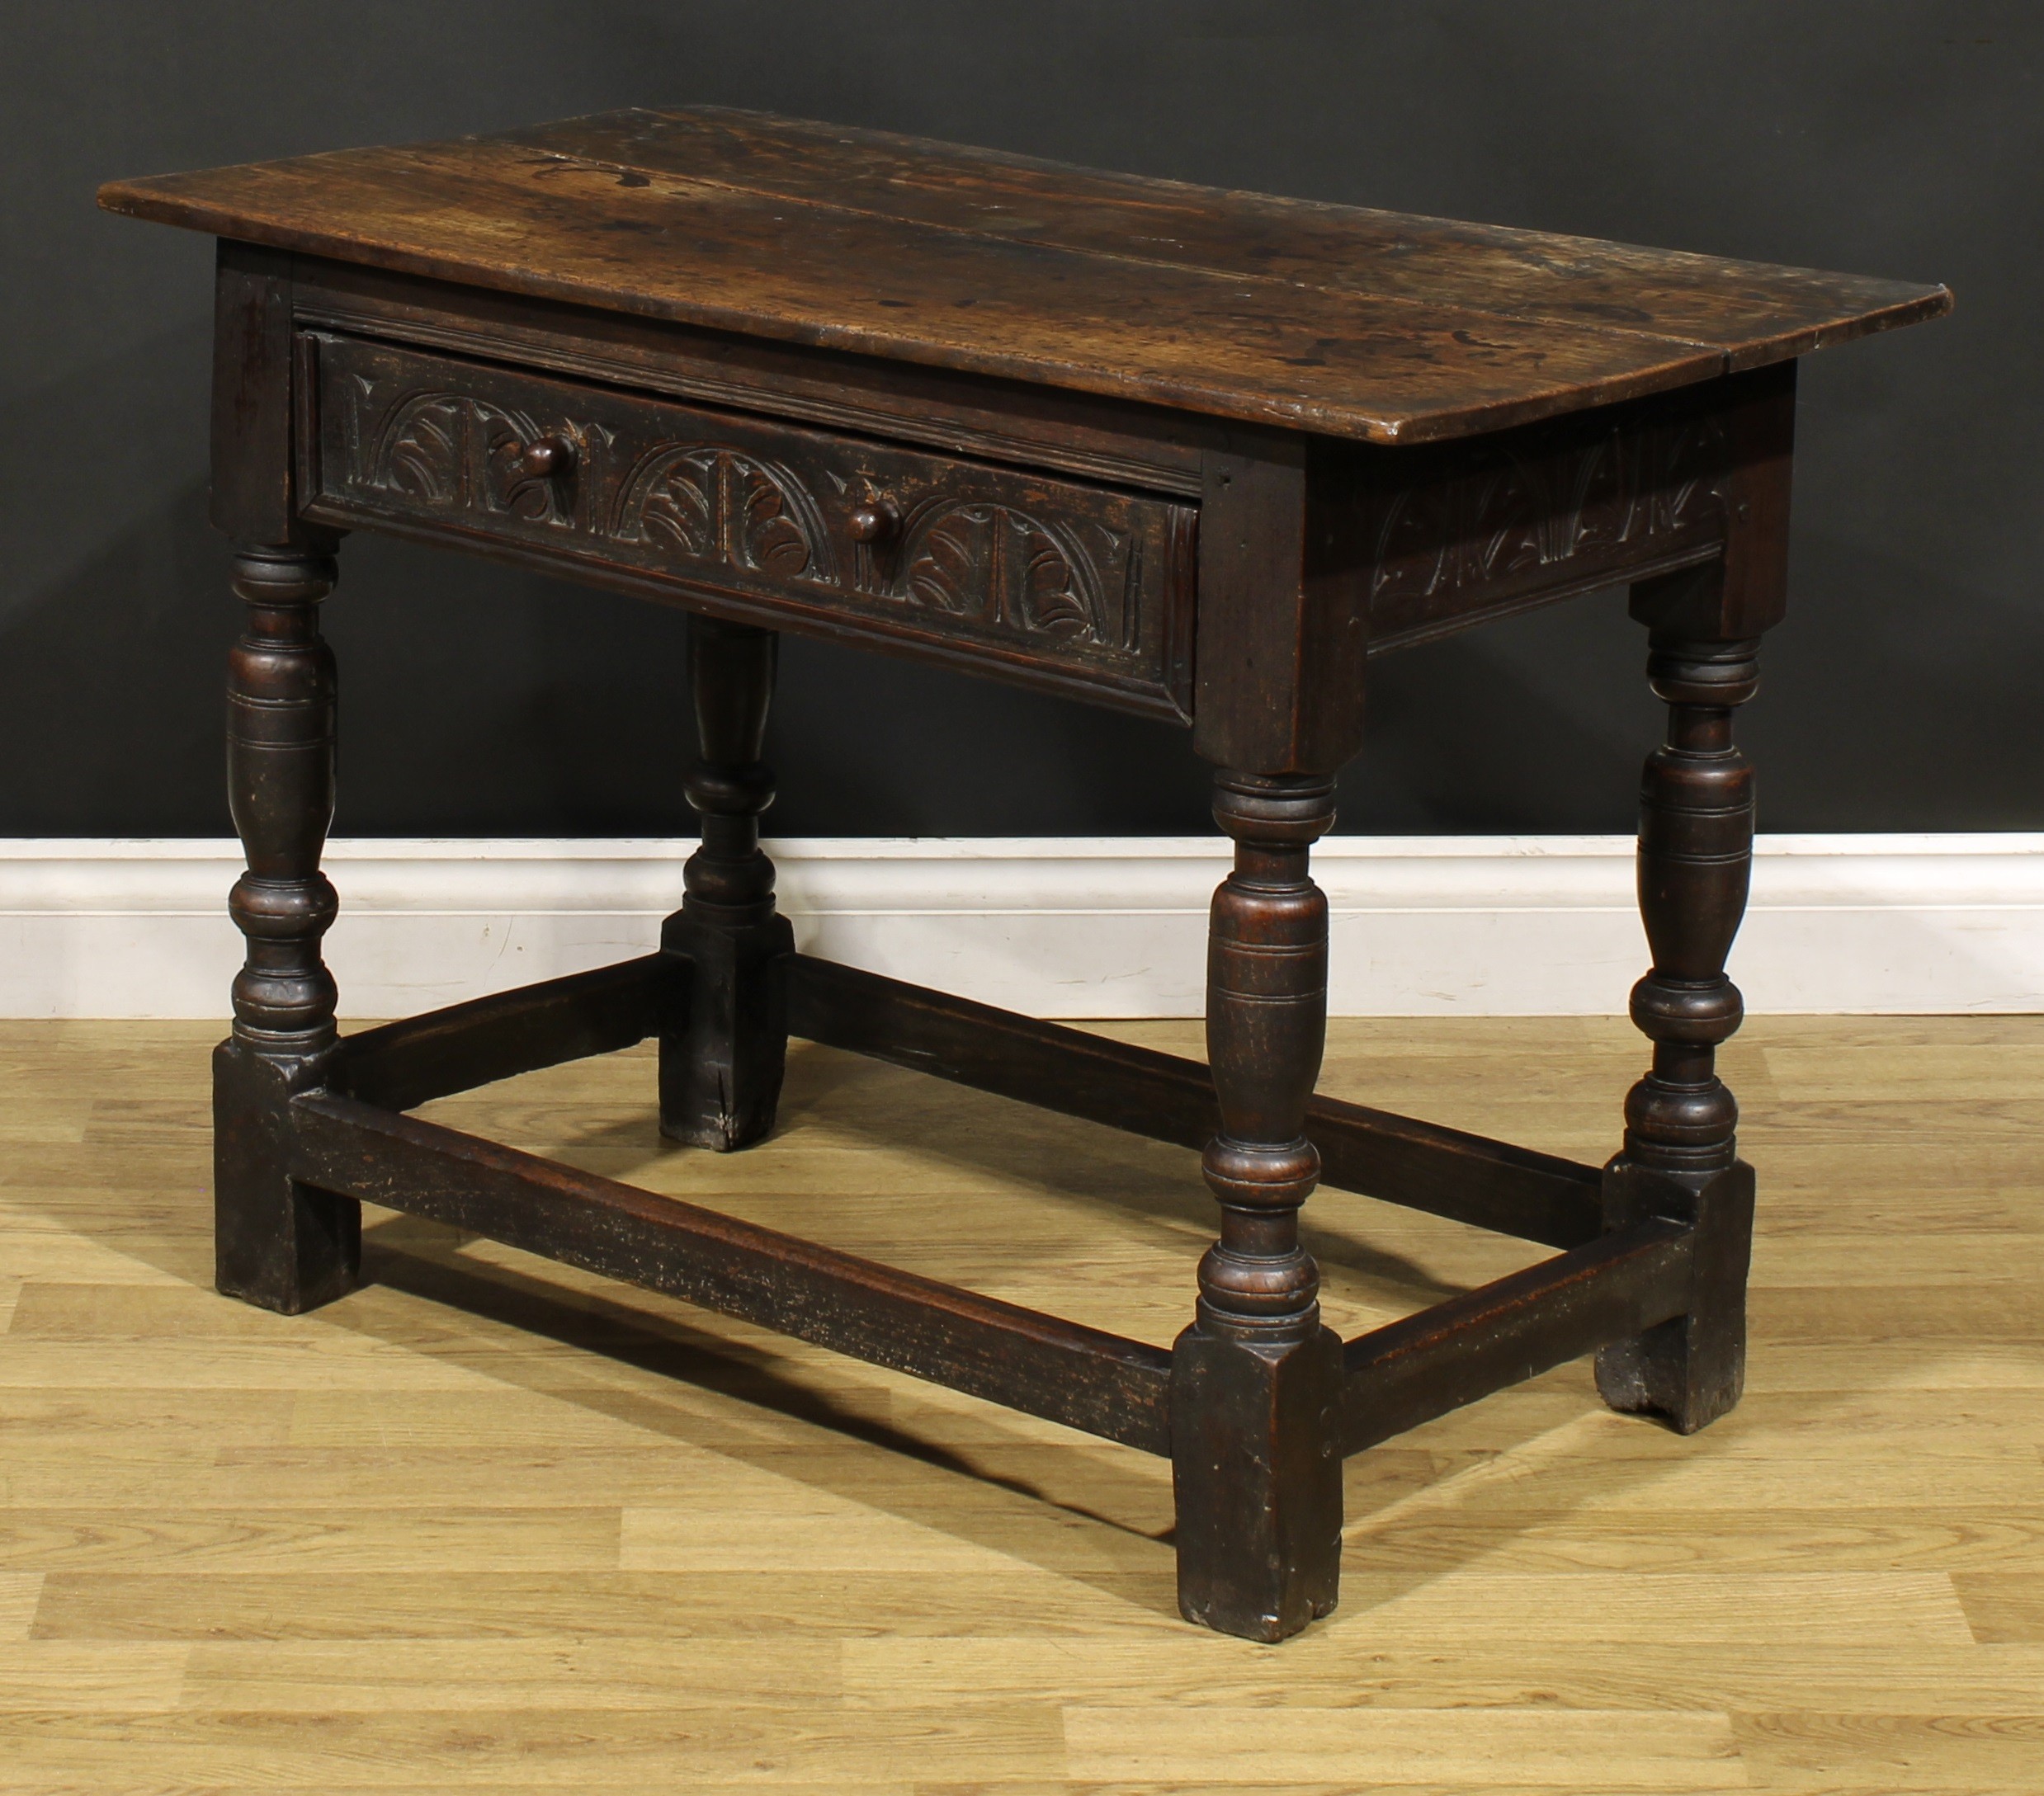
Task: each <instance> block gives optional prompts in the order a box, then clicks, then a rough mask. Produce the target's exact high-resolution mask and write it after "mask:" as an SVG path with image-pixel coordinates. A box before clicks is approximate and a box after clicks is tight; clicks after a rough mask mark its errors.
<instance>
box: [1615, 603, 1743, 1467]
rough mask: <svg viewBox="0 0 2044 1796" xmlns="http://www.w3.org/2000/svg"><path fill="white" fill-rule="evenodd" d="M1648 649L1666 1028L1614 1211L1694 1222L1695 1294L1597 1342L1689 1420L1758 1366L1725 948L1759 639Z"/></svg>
mask: <svg viewBox="0 0 2044 1796" xmlns="http://www.w3.org/2000/svg"><path fill="white" fill-rule="evenodd" d="M1651 640H1652V650H1651V654H1650V658H1649V660H1648V662H1647V672H1648V676H1649V678H1650V680H1651V681H1652V682H1653V686H1654V690H1655V692H1656V693H1657V694H1658V695H1659V696H1660V697H1661V698H1663V699H1664V700H1667V702H1668V707H1669V722H1668V739H1667V742H1665V743H1664V745H1663V746H1662V747H1659V748H1657V749H1655V752H1653V754H1652V755H1651V756H1650V757H1648V760H1647V763H1646V771H1645V780H1644V784H1643V786H1642V789H1641V792H1640V852H1639V884H1640V914H1641V917H1643V919H1644V921H1645V924H1646V933H1647V940H1648V942H1649V945H1650V947H1651V949H1652V950H1653V956H1654V965H1653V970H1652V971H1651V972H1650V973H1648V974H1647V975H1646V977H1645V978H1643V979H1641V980H1640V983H1638V984H1637V985H1636V986H1635V987H1634V988H1633V992H1632V1019H1633V1021H1635V1022H1636V1023H1637V1024H1638V1025H1639V1026H1640V1029H1641V1030H1643V1031H1644V1032H1645V1035H1647V1036H1648V1037H1649V1038H1650V1039H1651V1040H1652V1041H1653V1043H1654V1059H1653V1064H1652V1067H1651V1068H1650V1070H1649V1072H1647V1074H1646V1077H1645V1078H1643V1079H1641V1080H1640V1082H1639V1083H1638V1084H1636V1086H1634V1087H1633V1088H1632V1091H1631V1094H1630V1095H1629V1096H1627V1098H1626V1135H1625V1147H1624V1148H1623V1150H1622V1152H1621V1153H1620V1154H1619V1155H1618V1157H1617V1158H1616V1159H1614V1160H1613V1161H1612V1162H1611V1164H1610V1166H1609V1167H1607V1168H1606V1169H1605V1174H1604V1207H1605V1214H1606V1222H1607V1226H1610V1227H1613V1228H1617V1227H1622V1226H1624V1225H1625V1224H1626V1223H1628V1222H1631V1221H1632V1220H1634V1219H1638V1218H1640V1217H1643V1216H1645V1215H1646V1214H1659V1215H1664V1216H1669V1217H1671V1218H1673V1219H1677V1220H1680V1221H1688V1222H1692V1223H1694V1226H1695V1228H1696V1230H1697V1243H1696V1246H1697V1257H1696V1261H1695V1267H1696V1270H1695V1274H1694V1284H1693V1285H1692V1299H1691V1307H1690V1309H1689V1313H1688V1314H1687V1315H1686V1316H1681V1317H1678V1318H1675V1319H1674V1320H1673V1321H1672V1322H1664V1323H1662V1324H1661V1325H1660V1326H1659V1327H1656V1328H1653V1329H1650V1330H1649V1331H1648V1332H1646V1333H1645V1334H1644V1335H1641V1336H1638V1337H1637V1338H1636V1339H1634V1340H1631V1341H1621V1342H1619V1343H1617V1345H1615V1346H1609V1347H1607V1348H1605V1349H1604V1350H1603V1351H1602V1352H1601V1353H1599V1354H1598V1357H1597V1383H1598V1389H1599V1390H1601V1391H1602V1392H1603V1395H1604V1398H1605V1401H1606V1402H1608V1403H1610V1404H1611V1405H1612V1407H1613V1408H1615V1409H1622V1410H1638V1411H1651V1412H1655V1413H1657V1414H1659V1415H1661V1416H1664V1417H1666V1418H1667V1419H1668V1420H1669V1421H1670V1422H1671V1423H1672V1424H1673V1426H1674V1427H1676V1428H1677V1429H1678V1430H1679V1431H1681V1432H1682V1433H1683V1434H1692V1433H1694V1432H1695V1431H1697V1429H1699V1428H1702V1426H1705V1425H1706V1423H1709V1422H1711V1421H1716V1419H1717V1417H1720V1416H1721V1415H1723V1414H1724V1413H1725V1412H1726V1411H1727V1410H1729V1409H1730V1408H1731V1407H1732V1406H1733V1405H1734V1404H1735V1403H1736V1402H1738V1401H1739V1395H1740V1388H1741V1387H1742V1385H1743V1384H1744V1377H1745V1338H1746V1269H1747V1263H1748V1261H1749V1258H1750V1256H1751V1250H1752V1242H1753V1195H1754V1181H1753V1169H1752V1168H1751V1167H1749V1166H1747V1165H1745V1164H1744V1162H1742V1161H1740V1159H1739V1158H1738V1154H1737V1144H1736V1140H1735V1134H1734V1131H1735V1129H1736V1126H1737V1124H1738V1121H1739V1106H1738V1105H1737V1104H1736V1103H1735V1101H1733V1098H1732V1094H1731V1092H1730V1091H1729V1090H1728V1089H1727V1088H1726V1087H1725V1082H1724V1081H1723V1080H1722V1079H1721V1078H1719V1077H1718V1076H1717V1068H1716V1050H1717V1046H1718V1044H1719V1043H1721V1042H1722V1041H1724V1040H1725V1039H1727V1038H1728V1037H1729V1036H1730V1035H1731V1034H1732V1033H1733V1032H1734V1031H1735V1030H1736V1029H1737V1028H1738V1027H1739V1024H1740V1018H1741V1016H1742V1015H1743V1014H1744V1011H1743V1006H1742V1004H1741V1002H1740V996H1739V988H1737V987H1736V986H1735V985H1734V984H1733V983H1732V982H1731V981H1730V979H1728V978H1726V977H1725V956H1726V955H1727V954H1728V953H1729V952H1730V949H1731V945H1732V938H1733V937H1734V936H1735V935H1737V933H1738V931H1739V925H1740V919H1741V917H1743V916H1744V912H1745V906H1746V889H1747V884H1748V881H1749V875H1750V873H1751V870H1752V865H1753V816H1754V803H1753V771H1752V768H1751V767H1750V766H1749V764H1748V762H1747V761H1746V757H1744V755H1743V754H1741V753H1740V752H1739V750H1738V749H1737V748H1736V747H1734V746H1733V743H1732V714H1733V711H1734V710H1735V709H1736V708H1737V707H1738V706H1739V705H1743V704H1744V702H1745V701H1746V700H1748V699H1749V698H1750V697H1752V695H1753V692H1754V686H1756V685H1757V684H1758V677H1759V663H1758V660H1757V658H1756V657H1757V655H1758V650H1759V646H1760V645H1759V643H1758V641H1748V642H1710V641H1697V640H1692V639H1687V638H1684V637H1682V636H1678V635H1674V634H1663V633H1661V632H1659V631H1656V632H1655V634H1654V635H1653V637H1652V639H1651Z"/></svg>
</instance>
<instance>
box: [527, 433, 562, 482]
mask: <svg viewBox="0 0 2044 1796" xmlns="http://www.w3.org/2000/svg"><path fill="white" fill-rule="evenodd" d="M574 465H575V445H574V444H573V443H571V442H569V441H568V439H567V438H566V437H564V436H541V437H536V438H535V439H534V440H533V441H531V442H529V443H527V444H526V445H525V447H524V448H523V449H522V450H519V451H518V471H519V472H520V473H521V474H530V475H531V477H532V478H534V479H536V480H549V479H551V478H554V476H555V475H556V474H568V473H570V472H572V471H573V470H574Z"/></svg>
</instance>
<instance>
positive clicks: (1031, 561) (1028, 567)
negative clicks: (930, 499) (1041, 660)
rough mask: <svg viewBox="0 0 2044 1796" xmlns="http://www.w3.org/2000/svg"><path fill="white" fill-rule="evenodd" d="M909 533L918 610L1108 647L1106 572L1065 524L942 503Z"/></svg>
mask: <svg viewBox="0 0 2044 1796" xmlns="http://www.w3.org/2000/svg"><path fill="white" fill-rule="evenodd" d="M904 536H905V539H906V540H905V544H904V555H903V573H902V585H903V587H904V591H905V593H906V596H908V597H909V598H910V599H912V600H913V601H915V602H916V603H917V604H918V605H922V606H927V607H928V608H929V609H930V610H937V611H942V612H945V613H946V614H947V615H950V616H953V617H970V618H973V619H975V620H977V621H978V622H980V623H981V624H983V625H988V626H989V627H992V628H994V629H1009V630H1013V631H1015V632H1017V633H1018V634H1022V635H1025V636H1049V637H1052V638H1054V639H1060V640H1075V641H1085V642H1094V643H1104V642H1106V640H1107V636H1106V632H1105V627H1104V625H1103V622H1102V606H1101V596H1100V595H1101V577H1100V571H1099V569H1098V567H1097V566H1096V565H1095V564H1094V562H1093V558H1092V557H1091V556H1090V555H1088V554H1087V553H1086V550H1085V549H1084V548H1083V545H1082V544H1080V543H1079V540H1078V539H1077V537H1076V536H1074V535H1073V534H1072V533H1071V532H1070V531H1069V530H1066V529H1064V528H1063V527H1062V526H1060V525H1058V524H1055V523H1052V522H1049V521H1046V520H1044V519H1041V518H1038V517H1035V516H1031V514H1030V513H1028V512H1027V511H1022V510H1020V509H1019V508H1018V507H1013V506H1007V505H998V504H994V503H991V502H982V501H963V502H961V501H938V502H936V503H935V504H933V505H931V506H929V507H925V508H924V509H923V511H921V512H920V514H918V515H912V516H911V517H910V518H909V523H908V526H907V528H906V530H905V531H904Z"/></svg>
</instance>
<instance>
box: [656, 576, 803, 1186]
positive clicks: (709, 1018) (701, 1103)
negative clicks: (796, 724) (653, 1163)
mask: <svg viewBox="0 0 2044 1796" xmlns="http://www.w3.org/2000/svg"><path fill="white" fill-rule="evenodd" d="M689 621H690V630H689V671H690V683H691V686H692V688H693V691H694V693H695V704H696V733H697V736H698V738H699V739H700V741H701V745H702V758H701V760H700V761H697V762H696V766H694V768H693V769H692V771H690V773H689V775H688V782H687V792H688V802H689V803H690V804H692V805H694V806H695V808H696V810H697V811H699V812H700V813H701V815H702V846H701V847H700V848H699V849H697V850H696V852H695V853H694V854H693V855H692V856H690V857H689V861H688V865H687V867H685V868H684V869H683V870H682V883H683V885H684V888H685V889H686V893H687V895H686V896H685V897H684V898H682V907H681V909H680V910H679V911H678V912H676V913H675V914H674V915H673V916H672V917H669V918H668V920H667V923H666V925H665V926H664V927H663V929H662V931H661V932H660V945H661V948H662V949H663V950H664V951H665V952H667V953H668V954H671V955H678V956H680V957H682V958H683V959H687V961H688V962H689V963H690V973H689V977H688V978H687V982H686V988H687V993H688V1000H687V1010H686V1012H685V1014H683V1015H681V1016H675V1017H673V1018H670V1019H669V1020H668V1025H667V1026H666V1027H665V1028H664V1029H663V1030H662V1031H661V1035H660V1132H661V1134H663V1135H666V1136H668V1137H669V1138H671V1139H673V1140H675V1141H685V1142H688V1143H692V1144H693V1145H694V1146H696V1147H699V1148H716V1149H718V1150H719V1151H720V1152H723V1151H725V1150H728V1149H729V1148H743V1147H746V1146H748V1145H749V1144H750V1143H753V1142H755V1141H758V1140H759V1139H760V1138H762V1136H763V1135H765V1134H767V1131H768V1130H770V1129H772V1127H773V1116H774V1105H775V1103H776V1101H777V1100H778V1099H779V1097H780V1096H781V1069H782V1067H783V1065H784V1063H785V1062H786V1058H787V1048H788V984H787V982H788V961H789V958H790V957H791V955H793V954H794V952H795V933H794V931H792V930H791V928H790V927H789V926H788V920H787V919H786V917H781V916H779V915H777V913H776V912H775V910H774V900H773V862H772V861H771V860H768V859H767V856H766V855H765V854H764V853H763V852H762V851H761V849H760V846H759V817H760V813H761V812H762V811H764V810H765V809H766V808H767V806H768V805H769V804H772V803H773V774H772V771H771V770H769V769H768V768H767V766H766V764H765V763H764V762H763V761H761V760H760V758H759V757H760V751H761V748H762V746H763V743H764V740H765V737H766V731H767V704H768V702H769V701H770V700H772V696H773V677H774V660H775V653H776V649H777V646H778V644H779V642H780V639H779V638H778V637H777V636H776V635H775V634H774V633H773V632H772V630H767V629H753V628H752V627H751V626H750V625H744V624H725V623H720V622H718V621H717V620H715V619H712V618H706V617H695V618H692V619H691V620H689Z"/></svg>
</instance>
